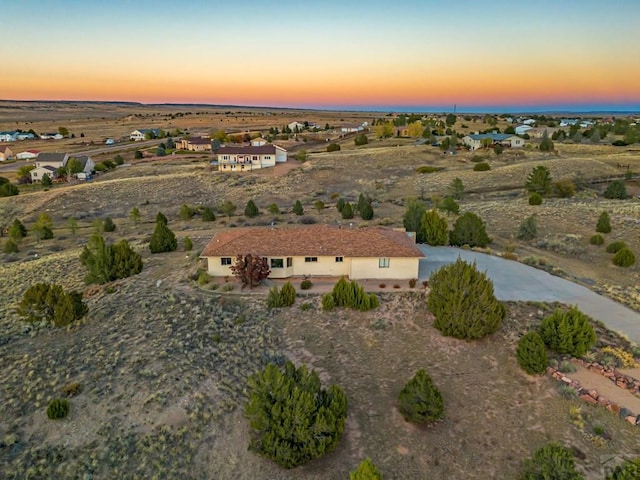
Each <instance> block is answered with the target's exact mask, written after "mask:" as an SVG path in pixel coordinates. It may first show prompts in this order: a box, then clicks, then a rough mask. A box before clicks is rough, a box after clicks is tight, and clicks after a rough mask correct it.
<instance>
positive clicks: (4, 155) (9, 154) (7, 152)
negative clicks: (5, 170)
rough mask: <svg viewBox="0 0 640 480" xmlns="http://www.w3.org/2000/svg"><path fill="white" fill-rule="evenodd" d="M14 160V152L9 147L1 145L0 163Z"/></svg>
mask: <svg viewBox="0 0 640 480" xmlns="http://www.w3.org/2000/svg"><path fill="white" fill-rule="evenodd" d="M12 158H13V151H12V150H11V149H10V148H9V147H8V146H7V145H0V162H4V161H5V160H11V159H12Z"/></svg>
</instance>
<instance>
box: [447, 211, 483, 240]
mask: <svg viewBox="0 0 640 480" xmlns="http://www.w3.org/2000/svg"><path fill="white" fill-rule="evenodd" d="M490 241H491V239H490V238H489V235H487V230H486V227H485V224H484V222H483V221H482V219H481V218H480V217H478V216H477V215H476V214H475V213H471V212H465V213H464V214H463V215H461V216H460V217H458V219H457V220H456V223H455V224H454V226H453V230H451V231H450V232H449V243H450V244H451V245H455V246H459V247H461V246H463V245H469V246H470V247H486V246H487V244H488V243H489V242H490Z"/></svg>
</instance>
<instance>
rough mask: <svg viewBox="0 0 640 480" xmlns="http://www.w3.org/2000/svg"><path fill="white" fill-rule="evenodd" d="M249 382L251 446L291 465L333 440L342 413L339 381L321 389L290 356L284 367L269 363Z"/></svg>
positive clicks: (326, 447) (337, 436) (342, 419)
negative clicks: (296, 365) (291, 360)
mask: <svg viewBox="0 0 640 480" xmlns="http://www.w3.org/2000/svg"><path fill="white" fill-rule="evenodd" d="M248 384H249V400H248V401H247V403H246V404H245V409H244V415H245V417H246V418H247V419H248V420H249V425H250V427H251V429H252V431H253V432H252V438H251V442H250V448H251V449H252V450H254V451H257V452H259V453H260V454H262V455H264V456H265V457H267V458H270V459H271V460H273V461H275V462H276V463H278V464H279V465H281V466H282V467H284V468H293V467H295V466H297V465H301V464H303V463H306V462H308V461H310V460H313V459H314V458H318V457H320V456H322V455H324V454H325V453H328V452H330V451H331V450H333V449H334V448H335V447H336V446H337V445H338V442H339V441H340V437H341V436H342V433H343V432H344V428H345V422H346V418H347V397H346V396H345V394H344V392H343V391H342V389H340V388H339V387H338V386H336V385H331V386H330V387H329V388H328V389H323V388H322V385H321V384H320V378H319V377H318V374H317V373H316V372H314V371H313V370H312V371H309V370H308V369H307V367H305V366H304V365H302V366H300V367H299V368H296V367H295V365H293V363H291V362H290V361H287V362H286V363H285V365H284V366H283V368H279V367H278V366H276V365H274V364H273V363H270V364H268V365H267V366H266V367H265V369H264V370H263V371H262V372H259V373H256V374H253V375H252V376H251V377H249V380H248Z"/></svg>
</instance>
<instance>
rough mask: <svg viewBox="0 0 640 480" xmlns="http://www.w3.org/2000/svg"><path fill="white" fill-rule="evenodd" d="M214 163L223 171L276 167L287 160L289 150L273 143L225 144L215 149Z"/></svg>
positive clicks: (244, 170) (245, 170)
mask: <svg viewBox="0 0 640 480" xmlns="http://www.w3.org/2000/svg"><path fill="white" fill-rule="evenodd" d="M214 155H215V160H214V161H213V162H211V163H212V165H218V170H220V171H222V172H248V171H251V170H258V169H260V168H268V167H275V165H276V163H282V162H286V161H287V151H286V150H285V149H284V148H282V147H279V146H277V145H273V144H264V145H259V146H241V147H235V146H226V145H225V146H223V147H220V148H218V149H217V150H215V152H214Z"/></svg>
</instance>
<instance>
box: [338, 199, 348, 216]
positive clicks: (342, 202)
mask: <svg viewBox="0 0 640 480" xmlns="http://www.w3.org/2000/svg"><path fill="white" fill-rule="evenodd" d="M346 203H347V202H346V200H345V199H344V198H342V197H340V198H339V199H338V201H337V202H336V208H337V209H338V211H339V212H340V213H342V210H343V209H344V205H345V204H346Z"/></svg>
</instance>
